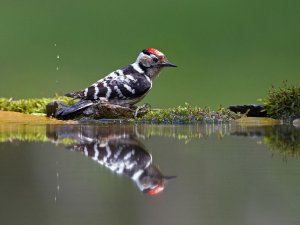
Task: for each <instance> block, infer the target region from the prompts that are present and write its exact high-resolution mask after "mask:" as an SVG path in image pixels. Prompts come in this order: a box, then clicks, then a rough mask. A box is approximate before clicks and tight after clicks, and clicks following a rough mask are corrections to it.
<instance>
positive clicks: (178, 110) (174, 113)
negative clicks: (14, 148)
mask: <svg viewBox="0 0 300 225" xmlns="http://www.w3.org/2000/svg"><path fill="white" fill-rule="evenodd" d="M54 100H58V101H61V102H62V103H64V104H66V105H72V104H74V103H75V102H76V100H74V99H71V98H68V97H64V96H56V97H54V98H40V99H37V98H35V99H20V100H12V99H7V98H0V110H3V111H15V112H22V113H26V114H33V115H38V114H41V113H42V114H45V113H46V105H47V104H48V103H49V102H52V101H54ZM130 117H131V116H130ZM120 118H124V115H123V116H121V115H120ZM238 118H241V115H239V114H236V113H234V112H232V111H230V110H227V109H225V108H222V107H220V108H219V109H218V110H217V111H212V110H210V108H208V107H205V108H200V107H196V106H191V105H189V104H188V103H185V105H184V106H178V107H174V108H167V109H150V110H149V111H148V112H147V113H146V114H145V115H144V116H142V117H141V118H136V119H128V121H129V122H142V123H162V124H186V123H196V122H228V121H231V120H234V119H238Z"/></svg>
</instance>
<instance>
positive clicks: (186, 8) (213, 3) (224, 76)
mask: <svg viewBox="0 0 300 225" xmlns="http://www.w3.org/2000/svg"><path fill="white" fill-rule="evenodd" d="M299 22H300V1H298V0H286V1H278V0H273V1H271V0H268V1H266V0H265V1H261V0H201V1H199V0H184V1H174V0H173V1H171V0H153V1H137V0H133V1H121V0H98V1H76V0H73V1H67V0H60V1H58V0H53V1H40V0H39V1H37V0H27V1H21V0H19V1H17V0H15V1H11V0H1V3H0V78H1V82H0V96H2V97H15V98H25V97H44V96H45V97H47V96H53V95H54V94H55V93H58V94H63V93H66V92H70V91H75V90H81V89H83V88H85V87H87V86H88V85H90V84H91V83H93V82H95V81H96V80H98V79H100V78H102V77H103V76H104V75H106V74H108V73H109V72H111V71H113V70H115V69H118V68H119V67H122V66H125V65H127V64H129V63H131V62H133V61H134V60H135V58H136V57H137V54H138V53H139V51H140V50H142V49H144V48H147V47H154V48H157V49H159V50H161V51H162V52H164V53H165V54H166V55H167V57H168V58H169V60H170V61H172V62H173V63H175V64H177V65H178V68H166V69H165V70H164V71H163V72H162V73H161V75H160V77H159V78H158V79H157V80H155V83H154V85H153V89H152V90H151V92H150V93H149V95H148V96H147V97H146V98H145V99H144V102H148V103H150V104H151V105H152V106H153V107H167V106H176V105H179V104H183V103H184V102H189V103H191V104H194V105H199V106H212V107H216V106H217V105H219V104H222V105H224V106H227V105H229V104H239V103H256V99H257V98H260V97H264V96H265V95H266V93H267V90H268V88H269V87H270V86H271V85H272V84H274V85H280V84H281V81H282V80H288V81H289V82H290V83H296V82H297V83H299V82H300V75H299V72H300V41H299V40H300V26H299Z"/></svg>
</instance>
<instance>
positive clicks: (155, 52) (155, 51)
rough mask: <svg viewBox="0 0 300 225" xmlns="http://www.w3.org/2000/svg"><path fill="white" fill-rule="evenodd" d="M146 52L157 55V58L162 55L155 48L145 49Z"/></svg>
mask: <svg viewBox="0 0 300 225" xmlns="http://www.w3.org/2000/svg"><path fill="white" fill-rule="evenodd" d="M146 52H148V53H150V54H154V55H157V56H163V55H164V54H163V53H162V52H160V51H158V50H157V49H155V48H147V49H146Z"/></svg>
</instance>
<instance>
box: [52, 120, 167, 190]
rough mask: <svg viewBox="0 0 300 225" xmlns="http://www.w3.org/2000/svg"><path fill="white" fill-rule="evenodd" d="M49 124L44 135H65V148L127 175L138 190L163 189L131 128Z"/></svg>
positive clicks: (56, 137) (55, 137) (162, 180)
mask: <svg viewBox="0 0 300 225" xmlns="http://www.w3.org/2000/svg"><path fill="white" fill-rule="evenodd" d="M53 128H54V127H51V126H49V127H48V129H47V136H48V137H49V138H51V139H52V140H55V141H61V140H63V139H65V140H66V139H68V140H69V141H70V142H74V143H72V144H67V148H68V149H70V150H72V151H79V152H81V153H83V154H84V155H85V156H88V157H90V158H91V159H93V160H94V161H96V162H98V163H99V164H101V165H103V166H105V167H107V168H108V169H110V170H111V171H113V172H115V173H117V174H121V175H125V176H128V177H130V178H131V179H132V180H133V181H134V182H135V183H136V185H137V186H138V188H139V190H140V191H142V192H144V193H146V194H148V195H156V194H158V193H160V192H162V191H163V190H164V187H165V180H166V179H168V178H172V177H165V176H163V174H162V173H161V172H160V170H159V169H158V168H157V167H156V166H155V165H153V164H152V156H151V154H149V152H147V150H146V148H145V146H144V145H143V144H142V143H141V142H140V141H139V140H138V139H137V137H136V135H135V132H134V131H133V130H132V129H131V130H109V129H110V128H109V127H105V128H103V127H95V126H94V127H92V126H55V129H53Z"/></svg>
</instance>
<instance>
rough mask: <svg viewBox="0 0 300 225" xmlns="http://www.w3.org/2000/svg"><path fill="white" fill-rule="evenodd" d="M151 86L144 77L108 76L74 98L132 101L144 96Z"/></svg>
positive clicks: (128, 75)
mask: <svg viewBox="0 0 300 225" xmlns="http://www.w3.org/2000/svg"><path fill="white" fill-rule="evenodd" d="M151 85H152V84H151V81H150V79H149V78H148V79H147V78H146V76H145V75H130V74H127V75H115V76H112V75H108V76H106V77H105V78H103V79H101V80H99V81H97V82H96V83H94V84H93V85H91V86H90V87H88V88H86V89H85V90H83V91H81V92H77V93H76V96H79V98H81V99H88V100H98V99H100V98H106V99H107V100H109V99H120V100H122V99H124V100H125V99H133V98H138V97H140V96H142V95H144V94H145V93H146V92H147V91H148V90H149V89H150V88H151Z"/></svg>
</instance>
